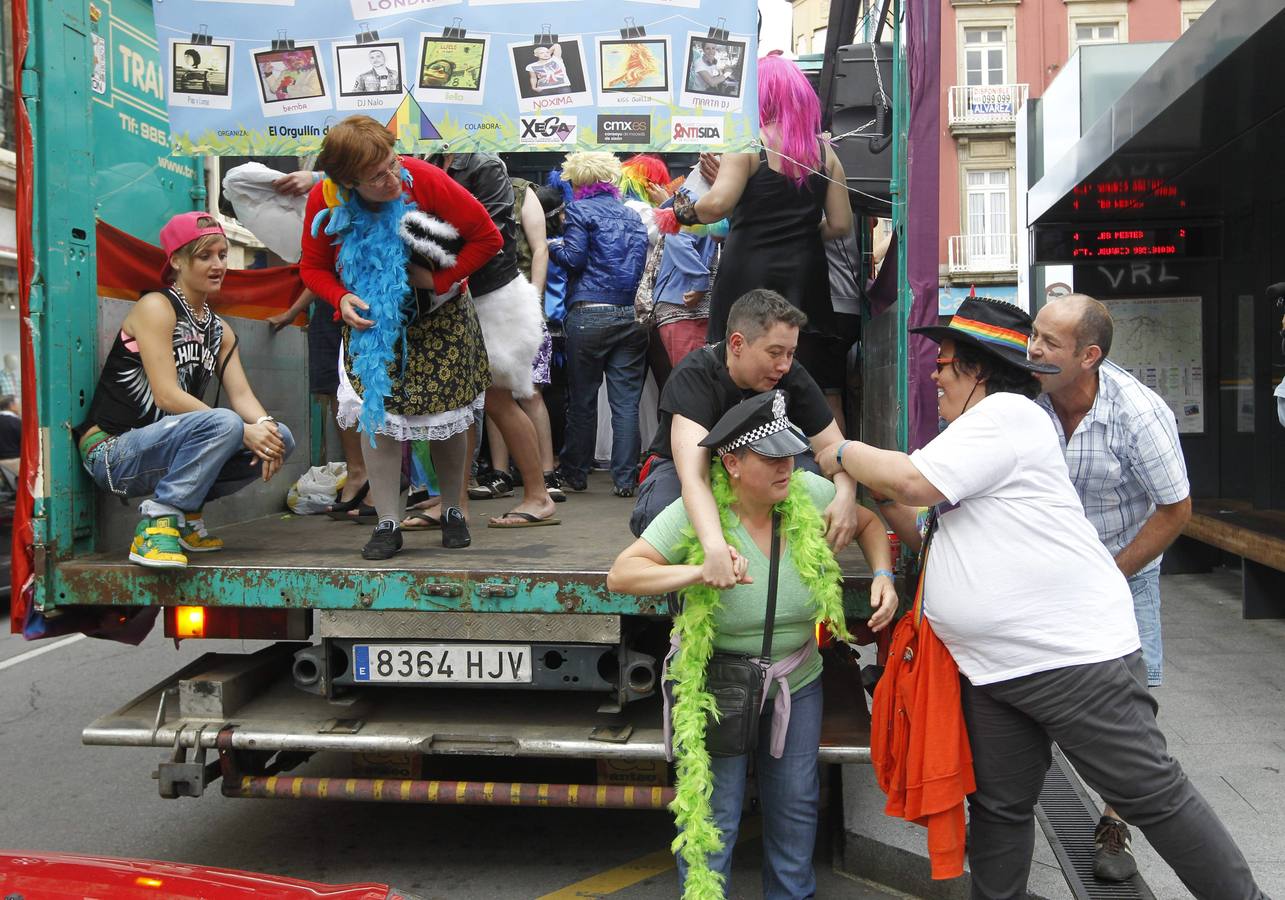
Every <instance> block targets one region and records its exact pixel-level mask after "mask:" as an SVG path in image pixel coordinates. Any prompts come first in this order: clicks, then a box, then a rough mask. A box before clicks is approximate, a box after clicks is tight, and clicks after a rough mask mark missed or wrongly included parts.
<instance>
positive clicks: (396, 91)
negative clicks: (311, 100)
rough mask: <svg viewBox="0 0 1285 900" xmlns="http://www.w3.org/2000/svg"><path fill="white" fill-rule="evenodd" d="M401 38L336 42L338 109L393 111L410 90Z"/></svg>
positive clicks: (336, 100) (335, 60) (336, 99)
mask: <svg viewBox="0 0 1285 900" xmlns="http://www.w3.org/2000/svg"><path fill="white" fill-rule="evenodd" d="M404 60H405V55H404V54H403V53H402V42H401V41H367V42H365V43H360V44H335V46H334V62H335V85H336V88H337V90H336V91H335V94H336V97H335V108H336V109H360V110H392V109H396V108H397V107H398V106H400V105H401V102H402V96H403V95H404V94H405V93H406V88H405V87H404V84H405V83H406V79H405V76H404V74H403V73H405V71H406V69H405V65H404Z"/></svg>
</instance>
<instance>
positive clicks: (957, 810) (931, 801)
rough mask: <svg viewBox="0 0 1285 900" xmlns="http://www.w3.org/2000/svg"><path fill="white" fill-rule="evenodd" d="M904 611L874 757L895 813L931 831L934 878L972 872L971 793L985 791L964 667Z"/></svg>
mask: <svg viewBox="0 0 1285 900" xmlns="http://www.w3.org/2000/svg"><path fill="white" fill-rule="evenodd" d="M914 619H915V610H913V609H912V610H911V611H910V612H908V613H907V614H906V615H904V616H902V618H901V621H900V622H898V623H897V627H896V629H895V630H894V631H893V635H892V648H891V649H890V650H889V651H888V667H887V668H886V669H885V670H884V673H883V677H882V678H880V679H879V683H878V685H877V686H876V687H875V696H874V704H873V707H872V709H871V712H870V725H871V732H870V760H871V762H872V763H874V770H875V778H876V779H878V781H879V787H880V788H882V789H883V792H884V793H885V794H887V795H888V805H887V806H886V807H884V812H885V813H886V814H887V815H890V816H895V817H897V818H901V819H908V820H910V821H911V822H914V823H916V824H918V825H925V826H927V828H928V859H929V861H930V862H931V864H932V877H933V878H956V877H958V876H960V875H962V874H964V798H965V796H967V795H968V794H971V793H972V792H973V791H975V790H977V784H976V782H975V781H974V780H973V755H972V751H971V749H970V748H969V744H968V731H967V729H966V728H965V727H964V711H963V707H962V705H961V702H960V696H959V669H958V667H956V665H955V660H954V658H953V657H952V656H951V655H950V651H949V650H947V649H946V645H945V644H943V643H942V642H941V639H940V638H939V637H937V635H936V634H934V633H933V630H932V626H930V625H929V624H928V618H927V617H926V616H925V617H923V618H922V619H920V622H919V625H918V627H917V628H916V626H915V622H914Z"/></svg>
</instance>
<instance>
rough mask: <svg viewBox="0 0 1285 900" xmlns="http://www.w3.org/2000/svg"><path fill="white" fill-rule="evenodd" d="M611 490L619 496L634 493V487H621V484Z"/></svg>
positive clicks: (628, 495)
mask: <svg viewBox="0 0 1285 900" xmlns="http://www.w3.org/2000/svg"><path fill="white" fill-rule="evenodd" d="M611 492H612V493H613V494H615V495H616V496H617V497H632V496H633V495H634V489H633V487H621V486H620V485H616V486H615V487H613V488H612V489H611Z"/></svg>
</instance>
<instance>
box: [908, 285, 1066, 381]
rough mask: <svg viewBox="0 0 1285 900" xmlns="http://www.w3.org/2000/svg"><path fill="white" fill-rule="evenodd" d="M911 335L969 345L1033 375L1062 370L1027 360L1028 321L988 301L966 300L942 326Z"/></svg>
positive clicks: (1019, 313) (1016, 309) (1018, 311)
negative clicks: (949, 339) (951, 340)
mask: <svg viewBox="0 0 1285 900" xmlns="http://www.w3.org/2000/svg"><path fill="white" fill-rule="evenodd" d="M910 331H911V332H912V333H914V334H922V335H923V336H924V337H926V338H930V339H931V340H934V341H936V342H937V343H939V344H940V343H941V342H942V340H943V339H945V338H951V339H953V340H955V341H963V342H965V343H968V344H972V345H973V346H974V347H977V348H978V349H980V350H985V351H986V352H987V353H989V354H991V355H992V356H995V357H997V358H999V359H1001V360H1003V361H1004V362H1006V363H1008V364H1009V365H1011V366H1016V367H1017V368H1019V369H1021V370H1023V371H1025V372H1030V373H1032V374H1034V375H1056V374H1057V373H1058V372H1061V371H1062V370H1061V369H1060V368H1058V367H1057V366H1051V365H1048V364H1047V363H1037V362H1034V361H1032V360H1030V359H1028V358H1027V356H1026V346H1027V344H1028V343H1030V340H1031V317H1030V316H1029V315H1027V314H1026V311H1025V310H1023V309H1022V308H1021V307H1018V306H1014V305H1013V304H1011V303H1005V302H1004V301H1002V300H992V299H991V298H990V297H969V298H968V299H967V300H965V301H964V302H963V303H961V304H960V305H959V310H958V311H957V312H956V313H955V314H954V315H953V316H951V317H950V321H949V322H947V323H946V324H945V325H925V326H924V327H922V328H912V329H910Z"/></svg>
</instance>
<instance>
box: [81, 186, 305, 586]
mask: <svg viewBox="0 0 1285 900" xmlns="http://www.w3.org/2000/svg"><path fill="white" fill-rule="evenodd" d="M161 247H162V248H163V249H164V250H165V263H164V265H163V266H162V267H161V272H160V280H161V283H162V284H163V285H165V287H164V288H163V289H161V290H159V291H149V292H148V293H146V294H144V295H143V296H142V297H141V298H140V299H139V301H138V303H137V304H135V306H134V308H133V309H131V310H130V311H129V314H128V315H127V316H126V317H125V321H124V322H123V323H121V327H120V330H119V331H118V332H117V334H116V340H115V341H114V342H113V343H112V348H111V351H110V352H109V353H108V354H107V361H106V363H105V364H104V365H103V371H102V374H101V375H100V376H99V378H98V387H97V389H96V390H95V391H94V398H93V401H92V402H91V403H90V405H89V414H88V416H87V417H86V419H85V421H84V423H83V424H82V425H81V426H80V427H79V428H77V429H76V430H75V435H76V439H77V441H78V443H79V446H80V454H81V458H82V460H83V461H84V466H85V471H87V472H88V473H89V475H90V477H91V478H93V479H94V483H95V484H96V485H98V487H99V488H101V489H103V490H106V491H109V492H111V493H113V494H116V495H117V496H120V497H143V496H148V495H151V496H150V497H149V499H147V500H144V501H143V502H142V504H141V505H140V506H139V512H140V513H141V514H142V520H141V521H140V522H139V523H138V527H137V528H136V529H135V530H134V538H133V541H132V543H131V544H130V548H129V558H130V560H131V561H133V562H135V563H138V564H139V565H142V566H148V567H151V568H159V569H175V568H182V567H184V566H186V565H187V553H190V552H197V553H203V552H209V551H213V550H222V549H223V541H222V540H220V539H219V538H217V537H214V536H213V535H211V534H210V533H209V532H207V531H206V529H205V523H204V518H203V516H202V510H203V509H204V507H205V504H206V503H207V502H208V501H210V500H214V499H217V498H218V497H223V496H226V495H228V494H231V493H234V492H235V491H238V490H240V489H241V488H243V487H245V486H246V485H247V484H249V483H250V482H252V481H254V480H255V479H256V478H262V479H263V480H264V481H267V480H269V479H271V478H272V476H274V475H275V474H276V473H277V472H278V471H280V469H281V464H282V463H283V462H284V461H285V459H286V457H287V456H289V455H290V452H291V451H292V450H293V449H294V438H293V436H292V435H291V434H290V429H288V428H287V427H286V426H285V425H284V424H282V423H280V422H278V421H276V420H275V419H273V418H272V416H270V415H268V413H267V411H266V410H265V409H264V408H263V405H262V404H261V403H259V400H258V398H257V397H255V395H254V391H253V390H252V389H251V388H250V382H249V381H248V380H247V379H246V376H245V371H244V369H242V367H241V359H240V356H239V355H238V353H237V348H236V345H237V338H236V335H235V334H234V333H233V332H232V328H231V326H230V325H229V324H228V323H227V322H225V321H224V320H223V319H220V318H219V317H218V316H216V315H215V314H214V312H213V310H212V309H211V308H210V297H211V296H212V295H213V294H215V293H217V292H218V290H219V288H220V287H221V286H222V284H223V276H224V274H226V272H227V254H228V242H227V239H226V238H225V237H224V235H223V228H222V227H221V226H220V225H219V223H218V221H217V220H215V219H214V218H213V217H212V216H210V215H209V214H207V213H203V212H189V213H183V214H181V215H177V216H175V217H174V218H172V219H170V220H169V222H167V223H166V225H165V227H164V228H162V229H161ZM215 375H217V376H218V378H219V381H220V382H221V383H222V389H223V390H225V391H226V393H227V400H228V404H229V406H230V407H231V408H230V409H222V408H219V409H214V408H211V407H209V406H207V405H206V403H205V401H204V399H203V397H204V394H205V389H206V387H207V386H208V385H209V383H210V378H211V376H215Z"/></svg>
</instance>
